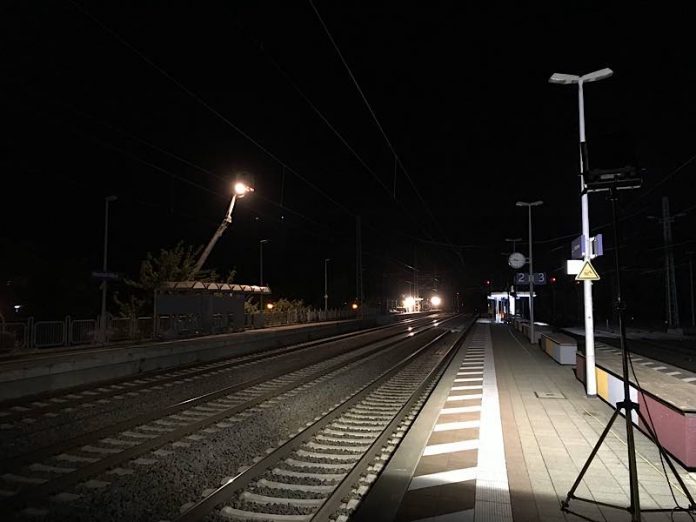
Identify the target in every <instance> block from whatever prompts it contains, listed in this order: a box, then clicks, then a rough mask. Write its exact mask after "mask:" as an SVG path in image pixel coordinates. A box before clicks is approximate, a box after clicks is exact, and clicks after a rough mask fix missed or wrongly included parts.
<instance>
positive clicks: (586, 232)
mask: <svg viewBox="0 0 696 522" xmlns="http://www.w3.org/2000/svg"><path fill="white" fill-rule="evenodd" d="M612 74H614V71H612V70H611V69H609V68H604V69H599V70H598V71H593V72H591V73H587V74H584V75H582V76H577V75H575V74H562V73H554V74H552V75H551V77H550V78H549V83H555V84H558V85H577V86H578V121H579V125H580V174H581V175H580V194H581V196H580V203H581V208H582V236H583V241H584V242H585V244H584V250H585V256H584V257H585V262H588V261H589V260H590V259H591V257H592V250H591V248H590V215H589V204H588V198H587V192H585V179H584V178H585V174H586V173H587V172H588V171H589V170H590V165H589V162H588V157H587V141H586V139H585V97H584V94H583V90H582V86H583V84H585V83H591V82H597V81H599V80H603V79H605V78H609V77H610V76H611V75H612ZM583 290H584V298H583V301H584V307H585V376H586V380H587V390H586V392H587V395H588V396H591V397H592V396H595V395H597V378H596V376H595V349H594V311H593V309H592V281H588V280H585V281H584V282H583Z"/></svg>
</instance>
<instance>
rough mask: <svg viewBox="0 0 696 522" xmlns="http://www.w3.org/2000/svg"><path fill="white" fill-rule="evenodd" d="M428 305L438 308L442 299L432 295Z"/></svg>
mask: <svg viewBox="0 0 696 522" xmlns="http://www.w3.org/2000/svg"><path fill="white" fill-rule="evenodd" d="M430 304H431V305H433V306H440V305H441V304H442V299H440V296H439V295H434V296H432V297H431V298H430Z"/></svg>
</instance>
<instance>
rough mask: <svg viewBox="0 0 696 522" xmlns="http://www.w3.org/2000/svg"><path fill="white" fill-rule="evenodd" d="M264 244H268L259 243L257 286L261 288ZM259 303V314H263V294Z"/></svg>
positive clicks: (263, 240) (264, 240)
mask: <svg viewBox="0 0 696 522" xmlns="http://www.w3.org/2000/svg"><path fill="white" fill-rule="evenodd" d="M265 243H268V239H262V240H261V241H259V286H263V245H264V244H265ZM259 302H260V308H261V313H263V293H262V294H261V297H260V301H259Z"/></svg>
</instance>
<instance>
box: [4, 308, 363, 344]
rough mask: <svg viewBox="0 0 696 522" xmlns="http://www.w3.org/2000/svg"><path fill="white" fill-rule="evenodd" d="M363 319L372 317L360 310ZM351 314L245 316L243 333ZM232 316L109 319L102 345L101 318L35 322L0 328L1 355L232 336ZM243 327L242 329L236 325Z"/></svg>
mask: <svg viewBox="0 0 696 522" xmlns="http://www.w3.org/2000/svg"><path fill="white" fill-rule="evenodd" d="M361 315H362V317H367V316H369V315H372V311H368V310H363V311H362V313H361ZM357 316H358V314H357V313H356V312H355V311H354V310H328V311H327V312H324V310H314V309H312V308H298V309H294V310H289V311H283V312H279V311H268V312H265V313H263V314H261V313H260V312H256V313H252V314H245V317H244V321H243V325H244V326H243V328H244V329H251V328H263V327H264V326H283V325H291V324H301V323H314V322H321V321H335V320H340V319H352V318H355V317H357ZM234 324H235V322H234V320H233V317H232V315H231V314H230V315H225V314H215V315H213V317H212V323H211V324H204V323H203V321H202V318H201V317H200V316H199V315H198V314H189V315H177V316H167V315H160V316H157V317H156V318H155V320H154V321H153V318H152V317H137V318H128V317H111V316H109V317H108V318H107V321H106V332H105V337H106V338H105V339H102V337H103V336H102V335H101V331H100V321H99V318H98V317H97V318H94V319H72V318H71V317H70V316H68V317H66V318H65V319H63V320H62V321H34V319H33V318H31V317H30V318H29V319H27V321H26V322H12V323H0V350H4V351H11V350H23V349H34V348H55V347H61V346H90V345H99V344H110V343H119V342H127V341H131V342H133V341H147V340H161V339H175V338H185V337H195V336H201V335H210V334H219V333H226V332H231V331H233V328H234ZM240 326H241V325H240Z"/></svg>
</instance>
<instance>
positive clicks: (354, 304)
mask: <svg viewBox="0 0 696 522" xmlns="http://www.w3.org/2000/svg"><path fill="white" fill-rule="evenodd" d="M350 307H351V308H352V309H353V310H357V309H358V303H353V304H352V305H350Z"/></svg>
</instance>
